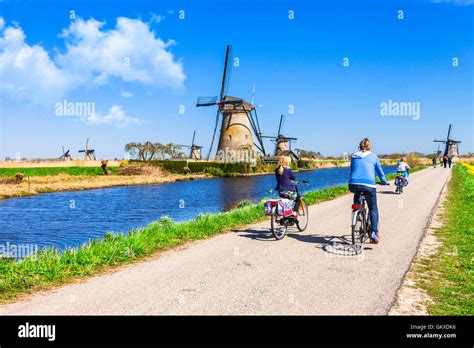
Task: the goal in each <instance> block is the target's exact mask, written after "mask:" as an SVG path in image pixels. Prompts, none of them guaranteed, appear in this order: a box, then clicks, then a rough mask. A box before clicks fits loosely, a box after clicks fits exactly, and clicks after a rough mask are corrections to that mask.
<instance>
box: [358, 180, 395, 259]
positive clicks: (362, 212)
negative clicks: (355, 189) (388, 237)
mask: <svg viewBox="0 0 474 348" xmlns="http://www.w3.org/2000/svg"><path fill="white" fill-rule="evenodd" d="M378 185H382V184H380V183H378ZM387 185H390V184H389V183H387ZM351 221H352V224H351V232H352V245H354V246H355V245H356V244H358V243H359V244H360V245H361V246H362V245H364V244H365V242H366V241H367V239H369V238H370V234H371V232H372V225H371V223H370V215H369V209H368V208H367V206H366V204H365V193H364V192H360V198H359V203H355V204H352V219H351ZM361 251H362V247H360V248H356V253H358V254H359V253H360V252H361Z"/></svg>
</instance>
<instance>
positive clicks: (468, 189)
mask: <svg viewBox="0 0 474 348" xmlns="http://www.w3.org/2000/svg"><path fill="white" fill-rule="evenodd" d="M444 207H445V210H444V212H443V216H442V219H443V225H442V227H441V228H439V229H437V230H436V231H435V235H436V236H437V238H438V239H439V241H440V242H442V245H441V246H440V247H439V249H438V250H437V252H436V254H435V255H433V256H431V257H429V258H426V259H422V260H421V261H420V263H419V264H417V265H416V266H415V267H414V272H415V277H416V279H417V285H418V286H420V287H421V288H422V289H425V290H426V291H427V293H428V295H429V296H430V297H431V298H432V299H433V301H434V302H433V303H432V304H429V305H428V308H427V310H428V313H429V314H432V315H474V267H473V266H474V263H473V252H474V166H473V165H467V164H458V165H456V166H455V167H454V168H453V176H452V179H451V181H450V182H449V184H448V196H447V199H446V202H445V206H444Z"/></svg>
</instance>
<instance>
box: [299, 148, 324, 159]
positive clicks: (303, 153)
mask: <svg viewBox="0 0 474 348" xmlns="http://www.w3.org/2000/svg"><path fill="white" fill-rule="evenodd" d="M295 151H296V154H297V155H298V157H299V158H311V159H322V158H324V156H323V155H321V152H315V151H307V150H303V149H295Z"/></svg>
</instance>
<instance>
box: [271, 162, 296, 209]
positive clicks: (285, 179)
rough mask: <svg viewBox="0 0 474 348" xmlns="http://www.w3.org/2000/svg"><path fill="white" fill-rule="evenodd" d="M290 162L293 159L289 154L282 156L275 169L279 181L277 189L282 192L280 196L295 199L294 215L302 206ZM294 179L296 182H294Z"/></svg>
mask: <svg viewBox="0 0 474 348" xmlns="http://www.w3.org/2000/svg"><path fill="white" fill-rule="evenodd" d="M290 163H291V159H290V157H288V156H280V157H279V158H278V168H276V169H275V177H276V181H277V185H276V187H275V190H276V191H277V192H278V193H279V194H280V197H282V198H287V199H292V200H294V201H295V206H294V208H293V215H296V212H297V211H298V209H299V207H300V198H299V197H298V195H297V193H296V188H295V184H297V182H296V177H295V174H293V171H292V170H291V168H290ZM293 181H294V182H295V183H293Z"/></svg>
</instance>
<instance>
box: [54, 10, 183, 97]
mask: <svg viewBox="0 0 474 348" xmlns="http://www.w3.org/2000/svg"><path fill="white" fill-rule="evenodd" d="M104 24H105V23H104V22H98V21H96V20H94V19H90V20H88V21H84V20H82V19H78V20H76V21H74V22H72V23H71V25H70V26H69V28H68V29H65V30H63V33H62V37H64V38H65V39H66V40H67V51H66V53H64V54H62V55H59V56H58V57H57V63H58V64H59V65H60V66H61V67H63V68H65V69H68V70H70V71H74V72H76V73H78V74H79V75H80V76H82V77H84V76H85V77H86V78H87V80H88V81H93V83H95V84H104V83H107V82H108V81H109V79H110V78H119V79H121V80H124V81H128V82H138V83H142V84H145V85H150V86H155V87H173V88H176V87H181V86H182V84H183V82H184V79H185V75H184V71H183V66H182V63H181V62H180V61H177V60H176V59H175V58H174V56H173V54H172V53H171V52H170V51H169V48H170V47H171V46H172V45H174V41H172V40H170V41H168V42H164V41H163V40H161V39H160V38H158V37H156V35H155V33H154V32H153V31H152V30H151V29H150V27H149V25H148V24H146V23H144V22H142V21H141V20H139V19H130V18H124V17H119V18H117V24H116V27H115V29H110V30H102V27H103V26H104Z"/></svg>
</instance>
